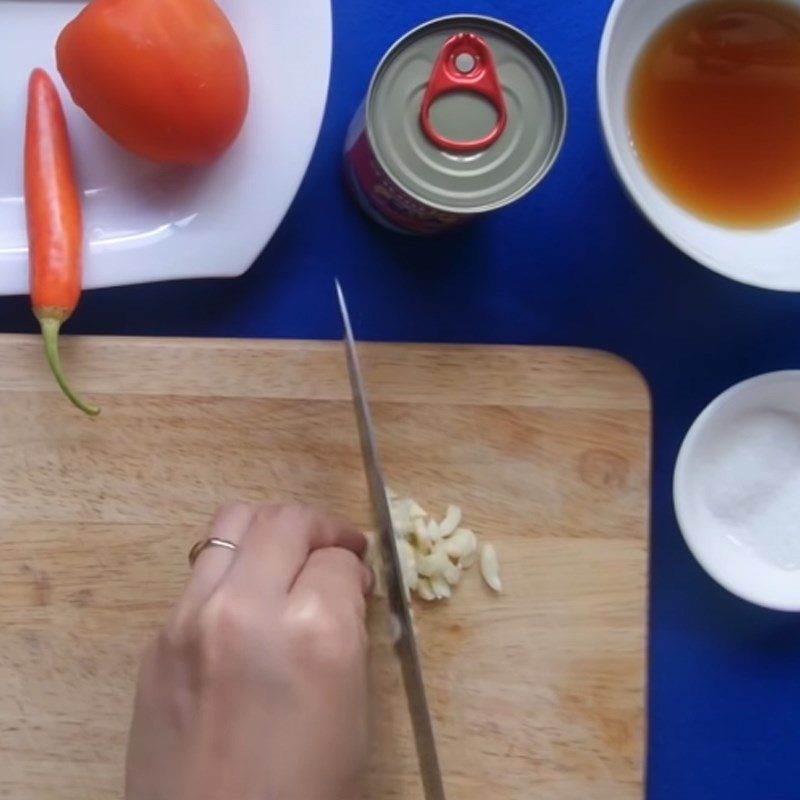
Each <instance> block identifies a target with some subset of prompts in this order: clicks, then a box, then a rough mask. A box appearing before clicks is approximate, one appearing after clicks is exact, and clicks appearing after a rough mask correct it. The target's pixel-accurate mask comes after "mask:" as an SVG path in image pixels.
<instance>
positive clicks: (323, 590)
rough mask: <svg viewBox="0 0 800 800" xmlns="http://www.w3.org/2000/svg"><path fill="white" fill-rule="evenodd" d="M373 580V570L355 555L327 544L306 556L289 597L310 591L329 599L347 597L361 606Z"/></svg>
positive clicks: (339, 601) (337, 599)
mask: <svg viewBox="0 0 800 800" xmlns="http://www.w3.org/2000/svg"><path fill="white" fill-rule="evenodd" d="M372 584H373V576H372V572H371V571H370V570H369V569H368V568H367V567H366V566H365V565H364V564H363V562H362V561H361V560H360V559H359V558H358V556H356V555H355V554H354V553H353V552H351V551H350V550H344V549H342V548H341V547H326V548H325V549H323V550H315V551H314V552H313V553H311V555H310V556H309V557H308V560H307V561H306V563H305V565H304V566H303V568H302V569H301V570H300V574H299V575H298V576H297V580H296V581H295V582H294V585H293V586H292V589H291V592H290V597H298V596H301V595H304V594H309V593H312V592H313V593H315V594H317V595H319V596H320V597H322V598H327V599H330V600H331V602H332V603H336V604H339V603H341V601H342V600H346V601H352V602H353V603H354V604H355V605H356V606H357V607H358V608H363V607H364V599H365V598H366V597H367V596H368V595H369V594H370V592H371V591H372Z"/></svg>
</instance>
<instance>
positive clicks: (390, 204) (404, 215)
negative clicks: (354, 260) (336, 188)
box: [344, 103, 473, 234]
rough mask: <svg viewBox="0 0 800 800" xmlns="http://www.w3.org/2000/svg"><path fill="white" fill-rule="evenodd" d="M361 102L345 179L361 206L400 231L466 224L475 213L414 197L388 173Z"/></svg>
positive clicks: (346, 155)
mask: <svg viewBox="0 0 800 800" xmlns="http://www.w3.org/2000/svg"><path fill="white" fill-rule="evenodd" d="M365 106H366V103H362V104H361V106H360V108H359V109H358V111H357V112H356V115H355V117H354V118H353V121H352V123H351V124H350V128H349V130H348V132H347V139H346V141H345V153H344V165H345V178H346V180H347V183H348V185H349V187H350V190H351V191H352V193H353V194H354V196H355V199H356V201H357V202H358V204H359V205H360V206H361V208H362V209H363V210H364V211H365V212H366V213H367V214H368V215H369V216H370V217H372V219H374V220H375V221H376V222H379V223H380V224H382V225H384V226H386V227H387V228H390V229H392V230H394V231H399V232H401V233H411V234H428V233H439V232H441V231H445V230H449V229H451V228H454V227H456V226H458V225H461V224H463V223H464V222H466V221H467V220H469V219H471V218H472V216H473V215H472V214H454V213H452V212H449V211H441V210H440V209H437V208H433V207H431V206H428V205H426V204H425V203H421V202H420V201H419V200H416V199H415V198H413V197H411V195H409V194H408V193H407V192H405V191H404V190H403V189H402V188H401V187H400V186H398V185H397V183H396V182H395V181H393V180H392V178H391V177H390V176H389V175H388V174H387V173H386V170H384V169H383V167H381V165H380V163H379V162H378V159H377V157H376V156H375V152H374V151H373V149H372V145H371V144H370V141H369V135H368V133H367V124H366V111H365Z"/></svg>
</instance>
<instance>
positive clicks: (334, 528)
mask: <svg viewBox="0 0 800 800" xmlns="http://www.w3.org/2000/svg"><path fill="white" fill-rule="evenodd" d="M323 548H339V549H342V550H345V551H349V553H350V554H352V560H353V561H355V562H356V564H357V565H358V566H360V565H359V564H358V560H359V558H360V557H361V555H362V554H363V552H364V550H365V548H366V539H365V537H364V535H363V534H362V533H359V531H357V530H356V529H355V528H353V527H352V526H351V525H349V524H348V523H346V522H342V521H341V520H337V519H335V518H332V517H328V516H325V515H323V514H322V513H320V512H319V511H316V510H315V509H312V508H308V507H306V506H264V507H261V508H259V509H258V510H257V512H256V513H255V516H254V517H253V519H252V521H251V523H250V527H249V529H248V531H247V533H246V535H245V536H244V537H243V538H242V540H241V543H240V545H239V552H238V553H237V554H236V556H237V557H236V559H235V561H234V563H233V565H232V566H231V568H230V570H229V572H228V573H227V577H226V582H229V583H230V585H231V589H234V588H235V589H236V590H238V591H243V592H254V593H255V594H256V596H259V597H265V596H266V597H276V596H285V595H286V594H287V593H288V592H289V590H290V589H291V588H292V586H293V585H294V583H295V581H296V580H297V577H298V576H299V575H300V573H301V571H302V570H303V568H304V566H305V565H306V562H307V561H308V560H309V556H310V555H311V554H312V553H314V552H315V551H318V550H321V549H323Z"/></svg>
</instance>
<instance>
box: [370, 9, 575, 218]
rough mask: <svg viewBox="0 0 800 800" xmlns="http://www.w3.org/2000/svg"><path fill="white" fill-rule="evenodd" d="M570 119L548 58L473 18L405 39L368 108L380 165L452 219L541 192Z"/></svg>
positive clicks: (445, 21)
mask: <svg viewBox="0 0 800 800" xmlns="http://www.w3.org/2000/svg"><path fill="white" fill-rule="evenodd" d="M493 77H494V78H495V83H494V86H493V82H492V78H493ZM498 78H499V87H498V86H497V79H498ZM498 90H499V91H498ZM566 116H567V109H566V99H565V96H564V90H563V87H562V85H561V81H560V79H559V77H558V74H557V72H556V70H555V67H554V66H553V64H552V62H551V61H550V59H549V58H548V57H547V55H546V54H545V53H544V51H543V50H542V49H541V48H540V47H539V46H538V45H537V44H536V43H535V42H534V41H533V40H532V39H530V38H529V37H528V36H526V35H525V34H524V33H522V32H521V31H519V30H518V29H516V28H514V27H513V26H511V25H508V24H507V23H504V22H500V21H498V20H494V19H491V18H489V17H482V16H475V15H464V16H454V17H443V18H442V19H439V20H434V21H433V22H431V23H427V24H425V25H423V26H421V27H419V28H417V29H416V30H413V31H411V33H409V34H407V35H406V36H405V37H403V38H402V39H401V40H400V41H399V42H398V43H397V44H396V45H395V46H394V47H393V48H392V49H391V50H390V51H389V52H388V53H387V55H386V56H385V57H384V59H383V61H382V62H381V64H380V65H379V66H378V69H377V70H376V72H375V75H374V77H373V80H372V84H371V86H370V91H369V96H368V101H367V131H368V134H369V136H370V139H371V142H372V146H373V150H374V151H375V153H376V155H377V157H378V159H379V161H380V162H381V166H382V167H383V168H384V169H385V170H386V172H387V173H388V174H389V175H390V176H391V178H392V179H393V180H394V181H396V182H397V183H398V184H399V185H400V186H401V187H402V188H403V189H404V190H405V191H406V192H407V193H408V194H410V195H411V196H412V197H414V198H416V199H417V200H419V201H420V202H423V203H425V204H427V205H430V206H433V207H435V208H437V209H440V210H442V211H452V212H456V213H459V212H460V213H479V212H482V211H489V210H491V209H494V208H498V207H500V206H503V205H506V204H508V203H511V202H513V201H514V200H516V199H518V198H519V197H521V196H522V195H523V194H525V193H526V192H528V191H530V190H531V189H532V188H533V187H534V186H536V184H538V183H539V181H540V180H541V179H542V178H543V177H544V175H545V174H546V173H547V172H548V171H549V169H550V167H551V166H552V164H553V162H554V161H555V159H556V157H557V155H558V153H559V151H560V149H561V145H562V144H563V139H564V133H565V129H566Z"/></svg>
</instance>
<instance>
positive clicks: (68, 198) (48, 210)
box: [25, 69, 100, 416]
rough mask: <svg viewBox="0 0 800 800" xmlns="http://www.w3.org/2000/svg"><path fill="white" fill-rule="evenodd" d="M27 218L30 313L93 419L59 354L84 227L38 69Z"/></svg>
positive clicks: (32, 87)
mask: <svg viewBox="0 0 800 800" xmlns="http://www.w3.org/2000/svg"><path fill="white" fill-rule="evenodd" d="M25 212H26V216H27V221H28V259H29V265H30V293H31V304H32V305H33V313H34V314H35V315H36V318H37V319H38V320H39V323H40V324H41V327H42V337H43V338H44V346H45V353H46V355H47V360H48V362H49V364H50V368H51V369H52V371H53V375H54V376H55V379H56V380H57V381H58V385H59V386H60V387H61V389H62V391H63V392H64V394H65V395H66V396H67V397H68V398H69V399H70V400H71V401H72V403H73V404H74V405H76V406H77V407H78V408H79V409H81V411H84V412H86V413H87V414H90V415H92V416H94V415H95V414H98V413H99V412H100V409H99V408H96V407H95V406H90V405H87V404H86V403H84V402H83V400H81V399H80V398H79V397H78V396H77V395H76V394H75V392H74V391H73V390H72V388H71V387H70V385H69V383H68V382H67V378H66V376H65V374H64V370H63V368H62V366H61V359H60V357H59V354H58V333H59V330H60V329H61V325H62V324H63V323H64V322H66V320H67V319H68V318H69V317H70V315H71V314H72V312H73V311H74V310H75V308H76V306H77V305H78V300H80V296H81V273H82V267H81V256H82V253H81V251H82V246H83V223H82V215H81V203H80V194H79V192H78V188H77V184H76V180H75V171H74V169H73V165H72V155H71V153H70V145H69V133H68V131H67V121H66V119H65V117H64V109H63V108H62V106H61V100H60V98H59V96H58V91H57V89H56V87H55V84H54V83H53V81H52V79H51V78H50V76H49V75H48V74H47V73H46V72H45V71H44V70H42V69H35V70H33V72H32V73H31V76H30V80H29V83H28V115H27V120H26V127H25Z"/></svg>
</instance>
